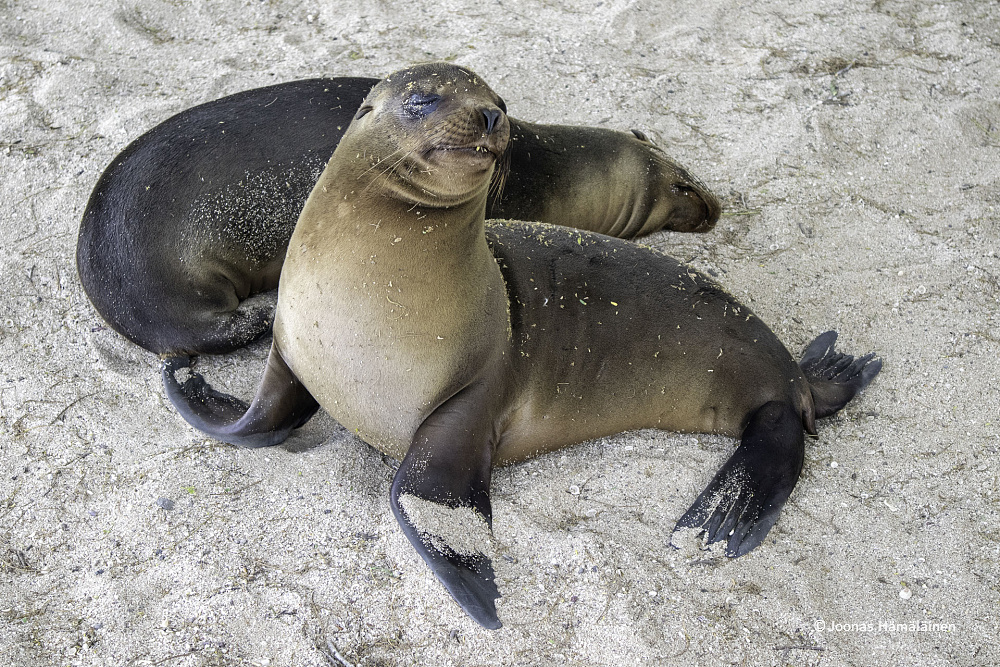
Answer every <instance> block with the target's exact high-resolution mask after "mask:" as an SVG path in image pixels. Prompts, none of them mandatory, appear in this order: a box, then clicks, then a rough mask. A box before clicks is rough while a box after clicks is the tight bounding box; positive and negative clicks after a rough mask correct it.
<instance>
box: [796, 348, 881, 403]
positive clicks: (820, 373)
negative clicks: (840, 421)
mask: <svg viewBox="0 0 1000 667" xmlns="http://www.w3.org/2000/svg"><path fill="white" fill-rule="evenodd" d="M836 342H837V332H836V331H827V332H826V333H823V334H820V335H819V336H817V337H816V340H814V341H813V342H812V343H810V344H809V347H807V348H806V351H805V353H803V355H802V361H800V362H799V368H801V369H802V374H803V375H805V376H806V379H807V380H809V388H810V390H811V391H812V396H813V403H814V404H815V406H816V408H815V410H816V417H817V418H822V417H829V416H830V415H832V414H834V413H835V412H837V411H838V410H840V409H841V408H842V407H844V406H845V405H847V403H848V402H849V401H850V400H851V399H852V398H854V397H855V396H856V395H857V394H858V392H860V391H861V390H862V389H864V388H865V387H867V386H868V383H869V382H871V381H872V378H874V377H875V376H876V375H878V372H879V371H880V370H882V360H881V359H876V358H875V355H874V354H866V355H865V356H863V357H858V358H855V357H852V356H851V355H849V354H843V353H841V352H837V351H836V350H835V349H834V347H833V344H834V343H836Z"/></svg>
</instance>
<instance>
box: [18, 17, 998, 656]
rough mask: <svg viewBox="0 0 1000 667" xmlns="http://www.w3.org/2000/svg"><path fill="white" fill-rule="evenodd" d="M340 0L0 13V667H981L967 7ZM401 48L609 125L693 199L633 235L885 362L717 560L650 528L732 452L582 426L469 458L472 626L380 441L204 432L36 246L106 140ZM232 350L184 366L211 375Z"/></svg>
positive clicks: (62, 255) (991, 188)
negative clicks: (783, 499)
mask: <svg viewBox="0 0 1000 667" xmlns="http://www.w3.org/2000/svg"><path fill="white" fill-rule="evenodd" d="M357 4H358V3H354V2H340V1H334V2H298V1H283V0H275V1H274V2H258V1H257V0H244V1H242V2H240V1H235V0H224V1H222V2H207V1H203V0H195V1H194V2H184V1H181V0H166V1H161V0H123V1H118V2H112V1H110V0H98V1H96V2H88V3H86V4H84V3H74V2H69V3H62V2H55V1H53V0H44V1H39V2H37V3H26V2H11V1H10V0H7V1H0V174H2V179H0V267H2V269H0V276H2V280H3V285H2V289H0V358H2V360H3V364H2V368H0V471H2V478H0V664H11V665H26V666H36V665H37V666H51V665H122V666H125V665H171V666H174V665H177V666H186V665H295V666H309V665H347V664H351V665H372V666H375V665H382V666H388V665H518V666H521V665H586V666H592V665H623V664H636V665H651V664H684V665H693V664H703V665H728V664H748V665H749V664H752V665H758V664H760V665H768V664H778V665H783V664H794V665H804V664H812V665H814V664H823V665H861V664H871V663H873V662H877V663H878V664H882V665H986V664H995V663H997V662H998V661H1000V652H998V650H997V648H996V644H995V639H996V636H997V634H998V627H997V626H998V615H1000V605H998V594H1000V567H998V557H1000V516H998V500H1000V489H998V472H997V471H998V465H997V463H996V457H997V450H998V447H1000V428H998V424H1000V414H998V409H997V405H998V402H1000V388H998V384H997V377H998V375H1000V373H998V371H1000V361H998V356H1000V313H998V310H1000V308H998V300H1000V259H998V256H997V252H998V237H1000V231H998V226H997V215H998V211H997V208H998V207H1000V102H998V100H1000V75H998V72H1000V4H998V3H997V2H996V1H995V0H990V1H987V0H966V1H964V2H941V3H931V2H920V1H918V2H902V1H892V0H868V1H864V0H861V1H859V0H847V1H846V2H844V1H842V0H837V1H833V0H805V1H803V2H793V1H792V0H785V1H780V0H778V1H767V2H753V3H748V2H741V1H739V0H707V1H705V2H697V3H695V2H680V1H677V2H669V1H665V2H655V1H648V0H638V1H631V2H626V1H619V0H605V1H603V2H602V1H592V0H591V1H583V2H575V3H573V2H560V1H559V0H547V1H541V2H539V1H536V0H527V1H525V2H513V1H512V0H502V1H493V2H481V3H468V4H467V5H463V4H462V3H459V2H457V1H454V0H446V1H445V2H431V1H430V0H414V1H411V2H408V3H388V2H381V1H379V2H368V3H363V4H365V5H366V6H365V7H364V8H363V9H358V8H357ZM67 5H68V6H67ZM77 5H79V6H77ZM428 59H448V60H452V61H455V62H458V63H460V64H463V65H466V66H469V67H471V68H473V69H475V70H476V71H478V72H479V73H480V74H482V75H483V76H484V77H485V78H486V80H487V81H489V82H490V83H491V84H492V85H493V87H494V88H495V89H496V90H497V91H498V92H499V93H500V94H501V95H503V97H504V98H505V99H506V101H507V104H508V106H509V108H510V111H511V113H512V114H513V115H515V116H517V117H519V118H523V119H526V120H533V121H545V122H560V123H577V124H591V125H602V126H605V127H611V128H618V129H629V128H641V129H643V130H645V131H647V132H648V133H649V134H650V135H651V136H653V137H655V138H657V140H658V141H659V143H660V144H661V146H664V147H666V149H667V150H668V152H669V153H670V154H672V155H673V156H675V157H676V158H678V159H679V160H680V161H681V162H682V163H684V164H686V165H687V166H689V167H690V168H691V169H692V171H693V172H694V173H696V174H698V175H700V176H701V177H702V178H703V179H704V180H705V181H706V183H707V184H708V185H709V186H710V187H711V188H712V189H713V190H715V191H716V192H717V193H718V194H719V195H720V196H721V197H722V198H723V199H724V201H725V204H726V213H725V215H724V217H723V219H722V220H721V221H720V224H719V226H718V228H717V230H716V231H715V232H713V233H711V234H708V235H705V236H698V237H692V236H683V235H677V234H666V233H661V234H658V235H655V236H653V237H651V238H650V239H649V240H648V242H649V243H650V244H652V245H654V246H656V247H658V248H661V249H664V250H666V251H668V252H670V253H672V254H675V255H677V256H679V257H681V258H683V259H685V260H688V261H690V262H692V263H693V264H694V265H695V266H696V267H698V268H700V269H702V270H706V271H712V272H714V274H715V275H717V277H718V280H719V281H720V282H721V283H722V284H723V285H724V286H726V287H727V288H728V289H730V290H731V291H733V292H734V293H735V294H737V295H739V296H740V297H741V298H742V299H743V300H745V302H746V303H748V304H749V305H750V306H751V307H752V308H753V309H754V310H755V311H756V312H757V314H758V315H759V316H760V317H761V318H762V319H763V320H765V321H766V322H769V323H770V324H771V325H772V327H773V328H774V329H775V331H776V332H777V333H778V335H779V336H780V337H781V338H782V340H784V341H785V342H786V344H787V345H788V346H789V348H790V349H791V350H793V352H795V353H796V354H798V353H799V352H800V351H801V350H802V349H803V347H804V345H805V344H806V343H807V342H808V341H809V340H810V339H812V337H813V336H815V335H816V334H818V333H820V332H822V331H824V330H826V329H829V328H837V329H838V330H839V331H840V334H841V345H842V347H843V348H844V349H845V350H847V351H850V352H855V353H861V352H866V351H876V352H878V353H879V354H880V355H882V356H883V358H884V359H885V368H884V370H883V372H882V374H881V375H880V376H879V378H878V379H877V380H876V381H875V382H874V383H873V385H872V386H871V387H870V388H869V390H868V391H867V393H865V394H864V395H863V396H862V397H860V399H859V400H857V401H855V402H853V403H852V404H851V405H850V406H849V407H848V408H847V409H846V410H845V411H844V412H843V413H842V414H840V415H838V416H836V417H835V418H831V419H828V420H825V421H823V422H821V423H820V435H819V437H818V438H817V439H814V440H811V441H810V442H809V443H808V444H807V459H806V464H805V470H804V472H803V474H802V478H801V480H800V482H799V485H798V487H797V489H796V491H795V493H794V494H793V495H792V498H791V500H790V501H789V503H788V505H786V507H785V510H784V513H783V514H782V516H781V518H780V520H779V522H778V524H777V526H776V527H775V529H774V530H773V531H772V533H771V535H770V536H769V537H768V539H767V540H766V541H765V543H764V544H763V545H762V546H761V547H760V548H759V549H757V550H756V551H755V552H753V553H752V554H751V555H749V556H747V557H745V558H742V559H740V560H737V561H727V560H726V559H724V558H720V557H718V554H717V553H715V552H700V551H698V550H697V548H695V547H694V546H692V545H690V544H689V545H686V546H685V548H683V549H681V550H674V549H671V548H670V547H668V545H667V539H668V538H669V533H670V531H671V529H672V528H673V525H674V522H675V521H676V519H677V518H678V517H679V516H680V515H681V514H682V513H683V511H684V510H685V509H686V507H687V506H688V504H689V503H690V502H691V501H692V500H693V498H694V497H695V496H696V495H697V493H698V492H699V491H700V489H701V488H702V487H703V486H704V485H705V484H706V483H707V482H708V480H709V479H710V478H711V476H712V474H713V473H714V471H715V470H716V469H717V467H718V466H719V465H721V463H722V462H723V461H724V460H725V459H726V458H727V457H728V455H729V453H730V452H731V450H732V447H733V444H734V443H733V441H731V440H727V439H724V438H718V437H706V436H696V437H695V436H690V435H686V436H680V435H676V434H669V433H660V432H652V431H644V432H640V433H632V434H626V435H621V436H618V437H614V438H609V439H605V440H601V441H596V442H593V443H588V444H585V445H581V446H578V447H575V448H572V449H569V450H565V451H563V452H557V453H555V454H553V455H550V456H546V457H543V458H541V459H538V460H535V461H532V462H529V463H527V464H523V465H518V466H514V467H511V468H506V469H502V470H499V471H497V472H496V473H495V480H494V488H493V505H494V516H495V533H496V540H497V549H498V550H499V553H500V554H501V557H499V558H498V559H497V570H498V577H499V584H500V588H501V591H502V593H503V594H504V597H503V598H502V599H501V601H500V605H499V609H500V618H501V620H502V621H503V622H504V624H505V627H504V628H503V629H502V630H499V631H495V632H490V631H486V630H482V629H480V628H479V627H478V626H477V625H475V624H474V623H473V622H472V621H471V620H469V619H468V618H467V617H465V615H464V614H463V613H461V611H460V610H459V609H458V607H457V606H456V605H455V604H454V603H453V602H452V601H451V600H450V598H449V597H448V596H447V594H446V593H445V592H444V590H443V588H442V587H441V586H439V585H438V583H437V582H436V581H435V580H434V578H433V576H432V575H431V574H430V572H429V570H428V569H427V568H426V567H424V565H423V563H422V562H420V560H419V558H418V557H417V556H416V554H415V553H414V552H413V551H412V550H411V549H410V547H409V545H408V543H407V542H406V540H405V538H404V537H403V535H402V534H401V532H400V531H399V530H398V529H397V527H396V525H395V522H394V521H393V519H392V517H391V515H390V513H389V510H388V503H387V498H388V488H389V481H390V479H391V476H392V474H393V471H394V468H393V462H392V461H388V460H383V457H382V456H381V455H380V454H378V453H377V452H375V451H374V450H373V449H371V448H370V447H368V446H367V445H365V444H364V443H363V442H360V441H359V440H357V439H355V438H354V437H352V436H351V435H350V434H348V433H346V432H345V431H344V430H343V429H341V428H340V427H339V426H338V425H337V424H336V423H335V422H334V421H333V420H332V419H330V418H329V417H326V416H322V417H320V418H317V419H314V420H313V421H312V422H311V423H310V424H309V425H308V426H307V427H306V428H304V429H303V430H302V432H301V433H299V434H298V435H297V436H295V437H294V438H293V439H292V440H290V441H289V442H288V443H286V444H285V445H284V446H281V447H276V448H272V449H269V450H266V451H260V450H257V451H242V450H238V449H235V448H233V447H230V446H225V445H222V444H220V443H218V442H214V441H211V440H206V439H205V438H204V437H203V436H201V435H199V434H198V433H197V432H196V431H194V430H192V429H191V428H189V427H188V426H187V424H185V423H184V421H183V420H182V419H181V418H180V417H179V416H177V414H176V413H175V412H174V410H173V409H172V408H171V406H170V405H169V403H167V401H166V400H165V398H164V395H163V391H162V389H161V386H160V382H159V378H158V374H157V369H158V364H157V360H156V358H155V357H154V356H153V355H152V354H150V353H147V352H145V351H143V350H141V349H139V348H137V347H135V346H134V345H132V344H130V343H128V342H127V341H125V340H124V339H122V338H121V337H119V336H118V335H117V334H115V333H114V332H112V331H110V330H109V329H107V328H105V327H104V326H103V323H102V321H101V320H100V318H99V317H98V316H97V314H96V313H95V311H94V310H93V309H92V307H91V306H90V303H89V302H88V301H87V299H86V297H85V295H84V294H83V291H82V289H81V287H80V284H79V282H78V280H77V277H76V270H75V267H74V262H73V252H74V247H75V243H76V232H77V225H78V222H79V219H80V215H81V213H82V211H83V207H84V205H85V203H86V200H87V197H88V195H89V193H90V190H91V188H92V187H93V185H94V183H95V181H96V179H97V177H98V175H99V174H100V172H101V171H102V169H103V168H104V167H105V165H107V163H108V162H109V161H110V160H111V159H112V157H114V155H115V154H116V153H118V152H119V151H120V150H121V149H122V148H124V147H125V145H126V144H127V143H128V142H129V141H131V140H132V139H134V138H135V137H137V136H138V135H139V134H141V133H142V132H143V131H145V130H147V129H149V128H150V127H152V126H153V125H154V124H156V123H158V122H160V121H161V120H163V119H165V118H167V117H168V116H170V115H171V114H173V113H176V112H178V111H181V110H182V109H185V108H187V107H189V106H191V105H194V104H197V103H200V102H204V101H208V100H211V99H214V98H216V97H219V96H221V95H224V94H228V93H232V92H236V91H239V90H243V89H247V88H252V87H255V86H260V85H264V84H270V83H274V82H279V81H286V80H291V79H296V78H302V77H308V76H317V75H369V76H371V75H382V74H385V73H388V72H389V71H391V70H393V69H395V68H398V67H400V66H404V65H406V64H410V63H412V62H415V61H423V60H428ZM626 344H627V343H626ZM265 351H266V346H265V345H264V344H260V345H256V346H254V347H253V348H251V349H249V350H246V351H244V352H241V353H240V354H235V355H232V356H230V357H226V358H218V359H206V360H205V362H204V363H205V366H204V368H206V369H208V371H207V372H208V373H209V374H210V375H211V376H212V377H213V379H214V381H215V382H216V383H218V384H219V385H221V386H223V387H227V388H229V389H230V390H232V391H234V393H242V394H243V395H249V393H250V392H251V391H252V388H253V386H254V384H255V382H256V378H257V377H258V373H259V371H260V362H261V360H262V359H263V357H264V354H265ZM166 500H170V501H172V503H173V505H172V506H173V509H170V510H167V509H164V508H163V507H162V506H163V505H165V506H168V507H169V506H170V503H167V502H165V501H166ZM158 502H159V504H158Z"/></svg>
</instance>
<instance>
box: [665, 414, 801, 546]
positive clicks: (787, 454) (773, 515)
mask: <svg viewBox="0 0 1000 667" xmlns="http://www.w3.org/2000/svg"><path fill="white" fill-rule="evenodd" d="M804 458H805V436H804V435H803V430H802V417H801V416H800V415H799V414H798V413H797V412H796V411H795V410H794V409H793V408H792V406H791V405H789V404H787V403H781V402H778V401H771V402H770V403H765V404H764V405H763V406H761V407H760V408H758V409H757V411H756V412H754V413H753V415H751V417H750V422H749V423H748V424H747V426H746V428H745V429H744V430H743V437H742V439H741V441H740V446H739V447H737V449H736V451H735V452H734V453H733V455H732V456H731V457H729V460H728V461H726V463H725V465H723V466H722V468H721V469H720V470H719V472H717V473H716V474H715V477H714V478H713V479H712V481H711V483H710V484H709V485H708V486H707V487H706V488H705V490H704V491H702V493H701V495H699V496H698V499H697V500H695V501H694V504H692V505H691V507H690V509H688V511H687V512H685V513H684V516H682V517H681V518H680V520H679V521H678V522H677V526H676V527H675V528H674V531H675V532H676V531H677V530H679V529H681V528H701V529H702V532H704V534H705V542H706V544H712V543H713V542H718V541H721V540H724V539H728V543H727V545H726V555H727V556H730V557H732V558H735V557H738V556H742V555H743V554H745V553H747V552H748V551H750V550H751V549H753V548H754V547H756V546H757V545H758V544H760V543H761V542H762V541H763V540H764V538H765V537H766V536H767V533H768V531H770V530H771V527H772V526H773V525H774V522H775V521H777V520H778V514H779V513H780V512H781V507H782V506H783V505H784V504H785V501H786V500H787V499H788V496H789V495H791V493H792V489H794V488H795V483H796V482H797V481H798V479H799V473H800V472H801V471H802V462H803V460H804Z"/></svg>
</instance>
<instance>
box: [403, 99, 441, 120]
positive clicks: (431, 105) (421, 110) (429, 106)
mask: <svg viewBox="0 0 1000 667" xmlns="http://www.w3.org/2000/svg"><path fill="white" fill-rule="evenodd" d="M440 101H441V96H440V95H424V94H422V93H414V94H412V95H410V97H409V99H407V100H406V101H405V102H403V111H405V112H406V113H407V114H409V115H411V116H413V117H414V118H420V117H422V116H426V115H427V114H429V113H430V112H432V111H434V109H436V108H437V105H438V103H439V102H440Z"/></svg>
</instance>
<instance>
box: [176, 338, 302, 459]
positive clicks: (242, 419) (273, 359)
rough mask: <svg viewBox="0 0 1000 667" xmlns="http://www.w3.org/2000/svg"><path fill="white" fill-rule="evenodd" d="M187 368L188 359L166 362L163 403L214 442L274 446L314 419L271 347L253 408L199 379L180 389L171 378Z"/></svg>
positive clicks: (194, 375)
mask: <svg viewBox="0 0 1000 667" xmlns="http://www.w3.org/2000/svg"><path fill="white" fill-rule="evenodd" d="M190 366H191V358H190V357H170V358H168V359H165V360H164V362H163V369H162V372H161V375H162V377H163V387H164V389H166V392H167V398H169V399H170V402H171V403H173V404H174V407H175V408H177V411H178V412H179V413H180V414H181V416H182V417H184V419H185V420H186V421H187V422H188V423H189V424H191V425H192V426H194V427H195V428H197V429H198V430H200V431H204V432H205V433H207V434H208V435H210V436H212V437H213V438H217V439H219V440H222V441H223V442H228V443H230V444H233V445H238V446H240V447H268V446H270V445H276V444H278V443H280V442H282V441H283V440H285V438H287V437H288V434H289V433H291V431H292V429H296V428H298V427H300V426H302V425H303V424H305V423H306V422H307V421H309V419H310V418H311V417H312V416H313V415H314V414H316V410H317V409H319V404H318V403H317V402H316V399H314V398H313V397H312V395H311V394H310V393H309V390H307V389H306V388H305V387H304V386H303V385H302V383H301V382H299V380H298V378H296V377H295V375H294V374H293V373H292V371H291V369H289V368H288V366H287V365H286V364H285V362H284V360H283V359H282V358H281V355H280V354H279V353H278V352H277V350H275V349H274V347H273V346H272V347H271V354H270V355H269V356H268V358H267V368H266V369H265V371H264V376H263V377H262V378H261V381H260V385H259V386H258V387H257V394H256V396H254V399H253V402H252V403H251V404H250V405H249V406H247V404H246V403H244V402H243V401H241V400H240V399H238V398H236V397H234V396H230V395H229V394H223V393H222V392H219V391H216V390H215V389H213V388H212V386H211V385H210V384H208V383H207V382H205V378H203V377H202V376H201V375H200V374H198V373H195V372H191V377H189V378H188V379H187V380H185V381H184V384H181V383H179V382H178V381H177V378H176V377H174V373H175V372H176V371H178V370H179V369H181V368H189V367H190Z"/></svg>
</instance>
